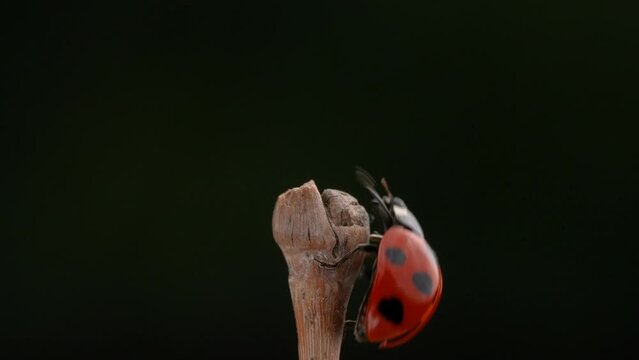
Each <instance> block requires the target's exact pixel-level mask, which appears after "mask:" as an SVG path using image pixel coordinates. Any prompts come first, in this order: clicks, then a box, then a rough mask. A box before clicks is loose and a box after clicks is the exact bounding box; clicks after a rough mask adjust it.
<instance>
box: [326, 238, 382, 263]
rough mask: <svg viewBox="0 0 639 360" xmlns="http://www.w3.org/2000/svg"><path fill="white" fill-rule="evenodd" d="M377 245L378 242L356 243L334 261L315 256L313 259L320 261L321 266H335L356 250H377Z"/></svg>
mask: <svg viewBox="0 0 639 360" xmlns="http://www.w3.org/2000/svg"><path fill="white" fill-rule="evenodd" d="M378 246H379V244H375V243H366V244H358V245H357V246H356V247H354V248H353V250H351V251H349V252H348V253H346V254H345V255H344V256H342V257H341V258H339V259H337V260H336V261H335V262H334V263H329V262H326V261H323V260H320V259H318V258H317V257H316V258H315V261H317V262H318V263H320V266H321V267H329V268H336V267H338V266H339V264H341V263H343V262H344V261H346V260H348V259H349V258H350V257H351V256H353V255H354V254H355V253H357V252H358V251H364V252H366V253H374V252H376V251H377V247H378Z"/></svg>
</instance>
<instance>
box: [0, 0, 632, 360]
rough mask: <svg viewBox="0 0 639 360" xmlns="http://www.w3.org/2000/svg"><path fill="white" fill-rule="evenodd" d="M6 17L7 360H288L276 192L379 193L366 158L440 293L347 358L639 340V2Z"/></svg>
mask: <svg viewBox="0 0 639 360" xmlns="http://www.w3.org/2000/svg"><path fill="white" fill-rule="evenodd" d="M0 14H1V15H0V16H1V20H2V22H1V25H0V26H1V29H2V35H1V36H2V37H1V38H0V40H1V47H2V50H1V53H2V55H1V57H2V62H1V64H2V72H1V76H2V78H1V84H2V88H1V89H2V97H1V99H0V100H1V103H0V126H1V128H0V131H1V133H0V153H1V158H0V159H1V161H2V176H1V177H0V186H1V191H0V239H1V241H2V242H1V244H2V245H1V246H2V247H1V257H2V268H3V270H2V290H1V291H0V296H1V297H0V299H1V301H2V303H1V307H0V329H1V334H0V335H1V336H2V338H3V341H4V342H6V343H7V344H6V345H4V346H3V347H2V350H0V351H2V352H5V351H8V352H12V353H13V354H14V355H15V354H22V355H25V356H26V355H27V354H40V355H43V356H45V355H46V356H50V355H55V354H62V355H67V356H81V355H82V356H89V358H99V357H104V358H128V357H131V358H144V357H168V358H175V359H183V358H193V359H211V358H220V356H221V355H220V354H221V353H222V352H223V351H227V350H230V351H232V352H234V353H235V354H234V355H237V356H245V355H252V354H259V355H261V356H264V357H272V358H282V359H288V358H296V357H297V344H296V338H295V325H294V319H293V313H292V308H291V304H290V297H289V293H288V284H287V280H286V276H287V273H286V266H285V263H284V260H283V257H282V255H281V253H280V251H279V249H278V248H277V246H276V245H275V242H274V241H273V238H272V234H271V228H270V225H271V214H272V209H273V205H274V203H275V199H276V197H277V195H278V194H280V193H282V192H284V191H285V190H287V189H288V188H290V187H294V186H298V185H301V184H302V183H303V182H306V181H307V180H309V179H314V180H315V181H316V182H317V184H318V186H319V187H320V189H323V188H337V189H341V190H345V191H348V192H350V193H352V194H353V195H355V196H357V197H358V198H359V199H360V202H362V203H366V201H367V199H368V196H367V194H366V193H365V192H364V191H363V190H362V189H361V188H360V187H359V186H358V185H357V183H356V182H355V179H354V176H353V168H354V166H355V165H361V166H363V167H365V168H367V169H368V170H369V171H371V172H372V173H373V174H374V175H375V176H377V177H381V176H385V177H386V178H387V179H388V180H389V182H390V183H391V186H392V188H393V190H394V192H395V194H397V195H400V196H401V197H403V198H404V199H405V200H406V202H407V204H408V205H409V207H410V208H411V209H412V210H413V212H414V213H415V214H416V215H417V217H418V218H419V219H420V221H421V223H422V226H423V227H424V230H425V232H426V234H427V237H428V239H429V241H430V243H431V245H432V246H433V247H434V249H435V251H436V252H437V254H438V256H439V259H440V262H441V266H442V268H443V272H444V277H445V283H446V288H445V291H444V296H443V300H442V303H441V306H440V308H439V311H438V312H437V313H436V315H435V317H434V318H433V320H432V322H431V323H430V324H429V325H428V326H427V327H426V328H425V329H424V331H423V332H422V333H421V334H420V335H419V336H418V337H417V338H416V339H415V340H414V341H412V342H411V343H409V344H407V345H405V346H403V347H401V348H398V349H394V350H389V351H379V350H376V349H375V348H374V347H372V346H366V345H360V344H357V343H356V342H355V341H354V340H353V337H352V336H351V334H346V336H345V340H344V345H343V348H342V354H343V356H342V357H343V358H345V359H355V358H360V359H361V358H368V359H396V358H406V359H408V358H421V357H424V358H429V359H447V358H455V357H462V358H470V357H473V358H476V357H486V358H512V359H520V358H537V357H539V356H543V357H555V356H565V357H581V358H583V357H589V356H590V357H594V358H610V357H612V358H621V357H624V355H623V354H624V353H625V352H629V353H630V354H632V353H635V354H636V347H634V346H633V347H631V344H632V342H633V341H634V340H636V338H637V335H638V334H639V332H638V326H637V320H639V318H638V316H637V315H638V314H637V300H639V296H638V295H637V290H636V288H637V281H636V280H637V275H638V274H637V273H638V271H637V266H636V261H637V250H638V247H637V245H636V242H637V236H636V231H635V229H636V226H634V227H633V226H631V225H633V223H635V222H636V215H637V213H638V210H639V209H638V203H637V181H638V180H639V176H638V175H639V173H638V171H637V151H636V147H635V146H634V142H635V141H636V136H637V133H636V132H635V131H633V129H632V126H631V124H632V123H634V122H635V121H636V120H637V116H636V113H634V112H633V111H631V110H632V109H631V107H634V106H635V104H636V102H637V95H638V93H637V88H636V86H637V82H636V75H637V62H636V60H637V59H636V58H633V54H634V52H635V51H637V50H638V49H637V44H638V42H637V36H636V33H637V30H638V29H637V27H638V22H637V19H636V12H634V11H631V9H629V8H623V7H621V6H619V5H613V4H612V3H604V2H575V3H568V2H565V1H555V2H544V3H539V2H530V3H525V2H515V3H514V4H513V3H510V2H502V3H499V2H477V1H454V2H441V1H434V2H432V1H400V2H398V1H378V0H369V1H359V0H355V1H334V2H331V1H328V2H327V1H324V2H304V1H291V2H285V1H255V2H249V1H234V2H231V3H230V4H228V3H224V4H210V3H209V4H204V3H201V2H196V1H173V2H161V3H160V2H139V3H135V4H134V3H132V2H130V3H129V4H128V5H127V6H125V7H117V6H114V5H102V4H101V5H99V4H97V3H96V2H86V3H84V4H83V5H80V6H66V5H61V4H59V3H57V2H51V3H50V4H46V5H35V4H29V5H23V6H16V5H15V4H13V5H12V6H11V7H8V6H6V5H3V7H2V9H1V11H0ZM633 33H634V34H635V35H633ZM362 287H365V286H362V285H360V286H358V288H356V291H355V293H354V294H353V298H352V303H351V305H352V306H353V309H352V310H349V317H350V318H352V317H353V316H354V315H353V312H354V310H355V309H356V307H357V305H358V301H357V300H358V298H359V297H361V295H362V293H361V292H362V291H363V289H362Z"/></svg>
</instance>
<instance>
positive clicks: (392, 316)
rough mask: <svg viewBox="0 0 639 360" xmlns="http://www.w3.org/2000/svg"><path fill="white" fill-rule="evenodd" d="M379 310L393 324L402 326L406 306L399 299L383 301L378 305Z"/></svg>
mask: <svg viewBox="0 0 639 360" xmlns="http://www.w3.org/2000/svg"><path fill="white" fill-rule="evenodd" d="M377 310H379V313H380V314H382V316H384V318H386V320H388V321H390V322H392V323H393V324H400V323H401V322H402V320H403V319H404V305H402V302H401V301H399V299H397V298H390V299H382V300H381V301H380V302H379V304H378V305H377Z"/></svg>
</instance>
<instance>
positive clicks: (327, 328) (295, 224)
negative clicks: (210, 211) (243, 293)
mask: <svg viewBox="0 0 639 360" xmlns="http://www.w3.org/2000/svg"><path fill="white" fill-rule="evenodd" d="M368 236H369V220H368V215H367V213H366V210H365V209H364V208H363V207H362V206H361V205H359V204H358V203H357V200H356V199H355V198H353V197H352V196H351V195H349V194H347V193H345V192H342V191H338V190H332V189H327V190H324V191H323V193H322V195H321V196H320V193H319V191H318V190H317V187H316V185H315V182H314V181H312V180H311V181H309V182H307V183H305V184H304V185H302V186H301V187H298V188H293V189H290V190H288V191H286V192H285V193H283V194H281V195H280V196H279V197H278V199H277V202H276V204H275V209H274V211H273V237H274V238H275V241H276V242H277V244H278V245H279V246H280V248H281V250H282V253H283V254H284V257H285V258H286V263H287V265H288V270H289V278H288V281H289V288H290V290H291V298H292V302H293V309H294V311H295V322H296V327H297V336H298V350H299V358H300V360H310V359H314V360H320V359H328V360H335V359H339V354H340V348H341V343H342V336H343V332H344V320H345V314H346V308H347V304H348V299H349V297H350V295H351V292H352V290H353V285H354V283H355V280H356V279H357V276H358V274H359V270H360V268H361V266H362V264H363V260H364V257H363V255H362V254H356V255H354V256H352V257H351V258H349V260H347V261H345V262H344V263H342V264H340V266H338V267H336V268H330V267H322V266H320V263H319V262H318V261H316V259H321V260H323V261H325V262H334V261H335V259H337V258H339V257H341V256H343V255H344V254H346V253H348V252H349V250H352V249H353V248H354V247H355V246H357V245H358V244H360V243H365V242H367V241H368Z"/></svg>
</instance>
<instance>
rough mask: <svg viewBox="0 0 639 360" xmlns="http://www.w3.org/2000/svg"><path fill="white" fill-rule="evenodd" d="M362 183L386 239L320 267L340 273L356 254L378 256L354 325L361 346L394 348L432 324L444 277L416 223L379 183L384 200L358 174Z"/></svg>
mask: <svg viewBox="0 0 639 360" xmlns="http://www.w3.org/2000/svg"><path fill="white" fill-rule="evenodd" d="M355 173H356V177H357V179H358V181H359V182H360V183H361V184H362V186H364V188H366V189H367V190H368V191H369V192H370V194H371V195H372V196H373V199H372V201H371V203H372V205H373V209H374V211H375V212H376V214H373V218H374V217H375V215H377V216H376V217H377V218H379V219H380V221H381V223H382V227H383V235H380V234H376V233H372V234H371V235H370V239H369V242H368V243H363V244H358V245H357V246H356V247H355V248H353V250H351V251H350V252H348V253H346V254H345V255H343V256H342V257H340V258H338V259H337V260H336V261H334V262H332V263H329V262H327V261H324V260H320V259H317V258H316V259H315V260H316V261H318V262H319V263H320V265H321V266H323V267H327V268H337V267H339V266H340V265H342V264H343V263H344V262H345V261H347V260H348V259H349V258H351V257H352V256H353V255H354V254H356V253H358V252H360V251H364V252H366V253H369V254H373V255H374V256H375V263H374V265H373V268H374V273H373V278H372V280H371V283H370V286H369V289H368V291H367V293H366V295H365V297H364V299H363V301H362V303H361V305H360V310H359V314H358V317H357V320H356V321H354V322H352V320H351V321H349V322H350V323H351V324H354V328H355V329H354V333H355V338H356V339H357V341H359V342H370V343H376V344H379V347H380V348H392V347H396V346H399V345H401V344H404V343H406V342H408V341H410V340H411V339H413V338H414V337H415V336H416V335H417V334H418V333H419V332H420V331H421V330H422V329H423V327H424V326H426V324H427V323H428V322H429V320H430V319H431V317H432V315H433V313H434V312H435V310H436V309H437V307H438V305H439V302H440V299H441V295H442V287H443V280H442V273H441V269H440V267H439V263H438V260H437V257H436V255H435V252H434V251H433V250H432V249H431V247H430V245H429V244H428V242H427V241H426V240H425V237H424V232H423V230H422V227H421V226H420V224H419V222H418V221H417V218H416V217H415V216H414V215H413V213H412V212H411V211H410V210H409V209H408V207H407V206H406V204H405V203H404V201H403V200H402V199H400V198H399V197H396V196H393V194H392V193H391V192H390V188H389V186H388V182H387V181H386V179H385V178H382V179H381V184H382V186H383V187H384V190H385V191H386V195H384V196H380V195H379V193H377V190H376V182H375V180H374V179H373V177H372V176H371V175H370V174H369V173H368V172H367V171H365V170H364V169H362V168H359V167H358V168H357V169H356V172H355Z"/></svg>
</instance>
